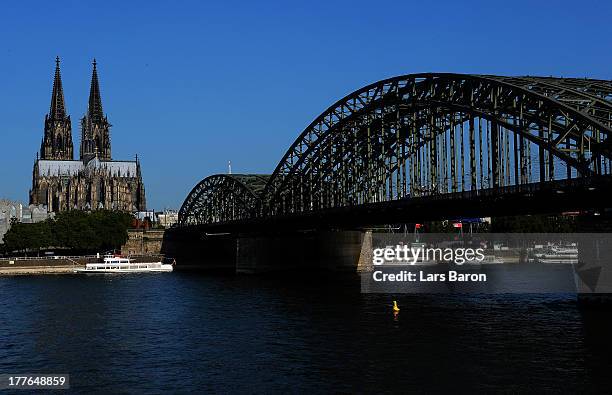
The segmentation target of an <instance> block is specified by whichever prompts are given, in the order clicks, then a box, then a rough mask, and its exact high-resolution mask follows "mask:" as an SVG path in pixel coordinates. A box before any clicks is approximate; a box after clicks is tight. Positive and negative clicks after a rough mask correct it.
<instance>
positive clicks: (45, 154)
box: [40, 56, 73, 160]
mask: <svg viewBox="0 0 612 395" xmlns="http://www.w3.org/2000/svg"><path fill="white" fill-rule="evenodd" d="M59 64H60V59H59V56H58V57H57V58H56V59H55V78H54V80H53V93H52V94H51V107H50V108H49V114H47V115H46V116H45V132H44V135H43V139H42V143H41V144H40V156H41V159H48V160H72V159H73V147H72V126H71V122H70V116H68V115H66V104H65V102H64V89H63V88H62V76H61V74H60V66H59Z"/></svg>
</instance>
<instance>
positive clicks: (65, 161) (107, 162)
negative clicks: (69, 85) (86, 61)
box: [30, 58, 146, 212]
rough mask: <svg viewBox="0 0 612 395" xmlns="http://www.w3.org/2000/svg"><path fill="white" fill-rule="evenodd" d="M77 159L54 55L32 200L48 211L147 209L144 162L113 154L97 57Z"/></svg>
mask: <svg viewBox="0 0 612 395" xmlns="http://www.w3.org/2000/svg"><path fill="white" fill-rule="evenodd" d="M80 124H81V145H80V154H79V159H78V160H75V159H74V153H73V144H72V125H71V121H70V116H69V115H67V112H66V104H65V102H64V91H63V88H62V78H61V75H60V66H59V58H57V59H56V66H55V78H54V81H53V93H52V94H51V107H50V109H49V114H48V115H47V116H45V129H44V136H43V139H42V142H41V145H40V156H38V155H37V158H36V162H35V163H34V171H33V174H32V190H31V191H30V204H36V205H39V204H42V205H44V206H46V207H47V210H48V211H49V212H60V211H67V210H96V209H109V210H121V211H130V212H133V211H144V210H146V198H145V188H144V184H143V182H142V174H141V171H140V162H139V161H138V157H136V160H134V161H116V160H113V159H112V156H111V142H110V127H111V125H110V123H109V122H108V119H107V117H106V115H104V113H103V111H102V98H101V95H100V84H99V82H98V71H97V69H96V61H95V59H94V61H93V72H92V77H91V87H90V91H89V103H88V107H87V112H86V113H85V116H84V117H83V118H82V119H81V122H80Z"/></svg>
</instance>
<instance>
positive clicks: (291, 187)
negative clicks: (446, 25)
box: [262, 74, 612, 215]
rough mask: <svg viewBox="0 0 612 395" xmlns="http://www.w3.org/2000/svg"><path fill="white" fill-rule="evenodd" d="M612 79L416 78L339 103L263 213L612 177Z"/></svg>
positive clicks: (305, 136) (295, 152)
mask: <svg viewBox="0 0 612 395" xmlns="http://www.w3.org/2000/svg"><path fill="white" fill-rule="evenodd" d="M611 133H612V83H611V82H609V81H600V80H581V79H558V78H542V77H499V76H474V75H459V74H416V75H408V76H402V77H396V78H392V79H389V80H385V81H381V82H378V83H375V84H372V85H369V86H367V87H365V88H363V89H360V90H358V91H356V92H354V93H352V94H350V95H348V96H347V97H345V98H344V99H342V100H340V101H339V102H337V103H336V104H334V105H333V106H332V107H330V108H329V109H328V110H327V111H326V112H324V113H323V114H321V115H320V116H319V117H318V118H317V119H316V120H315V121H314V122H313V123H312V124H311V125H309V127H308V128H307V129H306V130H305V131H304V132H303V133H302V134H301V135H300V137H299V138H298V139H297V140H296V141H295V143H294V144H293V145H292V146H291V147H290V149H289V150H288V151H287V153H286V154H285V156H284V157H283V159H282V160H281V162H280V163H279V164H278V166H277V168H276V170H275V171H274V173H273V174H272V177H271V178H270V180H269V182H268V184H267V185H266V189H265V190H264V192H263V195H262V199H263V205H264V209H263V210H264V215H284V214H293V213H303V212H307V211H313V210H321V209H326V208H336V207H343V206H353V205H360V204H366V203H377V202H385V201H391V200H398V199H406V198H410V197H417V196H419V197H420V196H428V195H436V194H444V193H453V192H461V191H473V190H479V189H487V188H495V187H503V186H510V185H520V184H526V183H532V182H538V181H542V182H543V181H549V180H555V179H565V178H575V177H588V176H591V175H599V174H610V170H611V169H610V167H611V163H610V158H611V150H610V142H611V140H610V139H609V137H610V134H611Z"/></svg>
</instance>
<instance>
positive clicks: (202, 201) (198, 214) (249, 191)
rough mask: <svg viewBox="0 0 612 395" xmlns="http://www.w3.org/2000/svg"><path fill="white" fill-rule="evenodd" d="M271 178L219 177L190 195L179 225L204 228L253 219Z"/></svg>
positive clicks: (250, 175)
mask: <svg viewBox="0 0 612 395" xmlns="http://www.w3.org/2000/svg"><path fill="white" fill-rule="evenodd" d="M268 177H269V176H268V175H258V174H217V175H213V176H210V177H206V178H205V179H204V180H202V181H201V182H199V183H198V184H197V185H196V186H195V187H194V188H193V189H192V190H191V192H190V193H189V195H188V196H187V199H186V200H185V202H184V203H183V205H182V207H181V209H180V211H179V224H180V225H201V224H211V223H221V222H228V221H235V220H242V219H249V218H254V217H255V216H256V215H257V208H258V207H260V201H259V196H260V193H261V191H262V190H263V188H264V186H265V184H266V181H267V180H268Z"/></svg>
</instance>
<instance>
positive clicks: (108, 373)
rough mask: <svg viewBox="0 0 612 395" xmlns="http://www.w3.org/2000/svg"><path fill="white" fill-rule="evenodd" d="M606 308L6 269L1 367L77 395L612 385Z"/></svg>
mask: <svg viewBox="0 0 612 395" xmlns="http://www.w3.org/2000/svg"><path fill="white" fill-rule="evenodd" d="M393 299H397V300H398V302H399V305H400V307H401V312H400V314H399V316H398V317H396V318H394V316H393V314H392V313H391V308H390V305H391V303H392V300H393ZM610 315H611V314H610V313H609V312H605V311H591V312H584V311H581V310H580V309H578V307H577V305H576V301H575V297H574V296H572V295H571V294H548V295H484V296H483V295H397V296H396V297H395V298H394V297H392V296H391V295H385V294H361V293H360V281H359V278H357V277H352V276H342V277H336V276H333V277H330V275H328V276H324V275H321V276H314V275H313V276H311V277H308V278H304V277H299V278H297V277H293V278H287V277H270V276H265V277H264V276H220V275H203V274H183V273H172V274H148V275H92V276H87V277H82V276H76V275H56V276H53V275H50V276H49V275H48V276H18V277H2V278H0V373H11V374H12V373H68V374H70V385H71V389H72V390H74V391H75V392H79V393H95V392H98V393H104V392H124V393H125V392H127V393H168V392H170V393H187V392H190V391H197V392H210V391H214V392H249V393H252V392H257V393H262V392H288V391H290V392H310V393H312V392H314V393H320V392H339V391H340V392H391V391H401V392H407V391H424V390H428V391H430V392H431V391H446V390H448V391H457V390H462V391H466V392H467V391H474V390H484V391H495V390H497V391H504V392H514V391H520V390H523V391H526V390H529V391H536V390H548V391H555V392H558V391H563V392H567V391H572V392H576V391H579V392H585V391H602V392H603V391H607V392H609V391H610V389H612V386H611V385H610V383H611V382H612V379H611V378H610V377H611V376H610V372H611V370H610V368H611V367H612V340H611V334H612V331H611V330H612V324H611V323H610V320H609V319H608V317H609V316H610ZM19 393H23V392H19Z"/></svg>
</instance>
